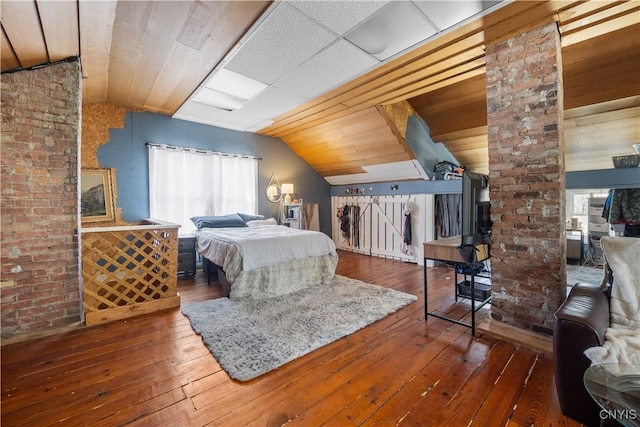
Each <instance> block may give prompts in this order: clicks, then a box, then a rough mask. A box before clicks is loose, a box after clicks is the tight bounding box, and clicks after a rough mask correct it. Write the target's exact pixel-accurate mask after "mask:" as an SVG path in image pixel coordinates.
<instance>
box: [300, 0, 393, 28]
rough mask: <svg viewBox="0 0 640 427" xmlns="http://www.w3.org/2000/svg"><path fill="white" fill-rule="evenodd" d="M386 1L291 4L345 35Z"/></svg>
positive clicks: (303, 2) (302, 2)
mask: <svg viewBox="0 0 640 427" xmlns="http://www.w3.org/2000/svg"><path fill="white" fill-rule="evenodd" d="M387 3H389V1H388V0H386V1H368V0H360V1H293V2H291V5H293V6H294V7H295V8H297V9H299V10H301V11H302V12H304V13H306V14H307V15H309V16H310V17H311V18H313V19H315V20H316V21H318V22H320V23H321V24H322V25H324V26H325V27H327V28H329V29H330V30H331V31H334V32H335V33H337V34H339V35H343V34H344V33H346V32H347V31H349V30H350V29H352V28H353V27H355V26H356V25H358V24H359V23H360V22H362V21H364V20H365V19H367V18H368V17H369V16H371V15H372V14H374V13H375V12H377V11H378V10H379V9H380V8H382V7H383V6H384V5H386V4H387Z"/></svg>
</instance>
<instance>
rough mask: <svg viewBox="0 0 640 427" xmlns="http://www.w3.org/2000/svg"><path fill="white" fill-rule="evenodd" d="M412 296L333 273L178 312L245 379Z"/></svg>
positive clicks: (225, 365) (230, 370) (391, 310)
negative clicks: (255, 296) (265, 294)
mask: <svg viewBox="0 0 640 427" xmlns="http://www.w3.org/2000/svg"><path fill="white" fill-rule="evenodd" d="M416 300H417V297H416V296H415V295H410V294H407V293H405V292H400V291H396V290H394V289H389V288H384V287H382V286H377V285H373V284H370V283H365V282H361V281H359V280H354V279H350V278H347V277H344V276H339V275H335V276H334V279H332V281H331V282H330V283H327V284H323V285H319V286H314V287H311V288H307V289H304V290H301V291H298V292H294V293H292V294H289V295H283V296H280V297H275V298H270V299H263V300H255V301H250V300H249V301H247V300H242V301H232V300H230V299H228V298H219V299H214V300H208V301H203V302H199V303H192V304H185V305H184V306H183V307H182V313H183V314H184V315H185V316H187V317H188V318H189V321H190V322H191V327H192V328H193V330H194V331H195V332H196V333H197V334H199V335H201V336H202V340H203V341H204V343H205V345H206V346H207V348H208V349H209V350H210V351H211V353H212V354H213V356H214V357H215V358H216V360H217V361H218V363H220V366H222V368H223V369H224V370H225V371H227V373H229V375H230V376H231V377H232V378H235V379H237V380H239V381H247V380H250V379H253V378H256V377H258V376H260V375H262V374H264V373H266V372H269V371H271V370H273V369H276V368H278V367H280V366H282V365H284V364H285V363H287V362H290V361H292V360H294V359H297V358H299V357H301V356H303V355H305V354H307V353H310V352H311V351H313V350H315V349H317V348H320V347H322V346H324V345H326V344H329V343H331V342H333V341H336V340H338V339H340V338H342V337H344V336H347V335H349V334H352V333H354V332H356V331H357V330H359V329H362V328H363V327H365V326H367V325H369V324H371V323H373V322H375V321H377V320H380V319H383V318H384V317H386V316H388V315H389V314H391V313H394V312H396V311H397V310H399V309H400V308H402V307H404V306H406V305H408V304H410V303H411V302H413V301H416Z"/></svg>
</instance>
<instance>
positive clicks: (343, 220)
mask: <svg viewBox="0 0 640 427" xmlns="http://www.w3.org/2000/svg"><path fill="white" fill-rule="evenodd" d="M337 217H338V219H339V220H340V231H341V232H342V237H344V238H345V239H347V243H348V244H351V243H350V242H351V223H350V222H351V220H350V219H349V205H345V206H344V207H343V208H340V209H338V214H337Z"/></svg>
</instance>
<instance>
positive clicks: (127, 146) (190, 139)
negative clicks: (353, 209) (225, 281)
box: [98, 112, 331, 235]
mask: <svg viewBox="0 0 640 427" xmlns="http://www.w3.org/2000/svg"><path fill="white" fill-rule="evenodd" d="M148 142H150V143H155V144H169V145H177V146H182V147H189V148H200V149H205V150H212V151H218V152H224V153H234V154H246V155H251V156H256V157H260V158H262V160H261V161H260V162H259V165H258V186H259V193H258V194H259V197H258V211H259V213H261V214H263V215H265V216H267V217H272V216H273V217H277V215H278V207H279V205H278V204H277V203H271V202H269V201H268V200H267V198H266V197H265V195H264V190H265V189H266V186H267V183H268V182H269V179H270V178H271V174H272V173H275V174H276V176H277V177H278V180H279V181H280V182H281V183H282V182H291V183H293V184H294V189H295V190H296V193H297V197H301V198H303V199H304V202H305V203H317V204H318V206H319V218H320V230H321V231H323V232H325V233H326V234H328V235H331V199H330V193H331V187H330V185H329V184H328V183H327V182H326V181H325V180H324V178H322V177H321V176H320V175H319V174H318V173H317V172H315V170H313V168H311V166H309V164H308V163H306V162H305V161H304V160H302V159H301V158H300V157H298V156H297V155H296V154H295V153H294V152H293V150H291V149H290V148H289V146H288V145H287V144H285V143H284V142H283V141H282V140H280V139H279V138H272V137H269V136H264V135H258V134H255V133H250V132H238V131H233V130H229V129H223V128H218V127H213V126H207V125H201V124H198V123H192V122H188V121H184V120H178V119H172V118H171V117H169V116H165V115H162V114H154V113H137V112H129V113H127V115H126V117H125V125H124V128H123V129H111V130H110V138H109V143H107V144H105V145H102V146H100V148H99V149H98V161H99V163H100V166H101V167H107V168H115V169H116V185H117V191H118V200H117V204H118V207H119V208H121V209H122V218H123V219H124V220H125V221H131V222H136V221H139V220H140V219H142V218H147V217H149V182H148V181H149V164H148V161H149V160H148V154H147V147H146V143H148Z"/></svg>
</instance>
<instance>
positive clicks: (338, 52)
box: [274, 40, 379, 99]
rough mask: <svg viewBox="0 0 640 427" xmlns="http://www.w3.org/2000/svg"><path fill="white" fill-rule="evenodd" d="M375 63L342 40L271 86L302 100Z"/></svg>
mask: <svg viewBox="0 0 640 427" xmlns="http://www.w3.org/2000/svg"><path fill="white" fill-rule="evenodd" d="M378 63H379V61H378V60H377V59H375V58H374V57H373V56H371V55H369V54H367V53H365V52H363V51H362V50H361V49H358V48H357V47H355V46H354V45H352V44H351V43H349V42H347V41H345V40H339V41H338V42H336V43H335V44H333V45H331V46H329V47H328V48H327V49H325V50H323V51H322V52H320V53H319V54H318V55H316V56H314V57H313V58H311V59H310V60H309V61H307V62H305V63H304V64H303V65H301V66H300V67H298V68H296V69H295V70H293V71H292V72H291V73H289V74H288V75H286V76H285V77H283V78H282V79H280V80H278V81H277V82H276V83H275V84H274V86H277V87H279V88H281V89H284V90H286V91H289V92H293V93H295V94H296V95H300V96H302V97H304V98H309V99H311V98H315V97H316V96H318V95H320V94H322V93H325V92H327V91H328V90H330V89H333V88H334V87H337V86H339V85H340V84H342V83H345V82H347V81H350V80H351V79H353V78H354V77H356V76H358V75H360V74H362V73H364V72H365V71H367V70H369V69H371V68H372V67H374V66H375V65H377V64H378Z"/></svg>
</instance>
